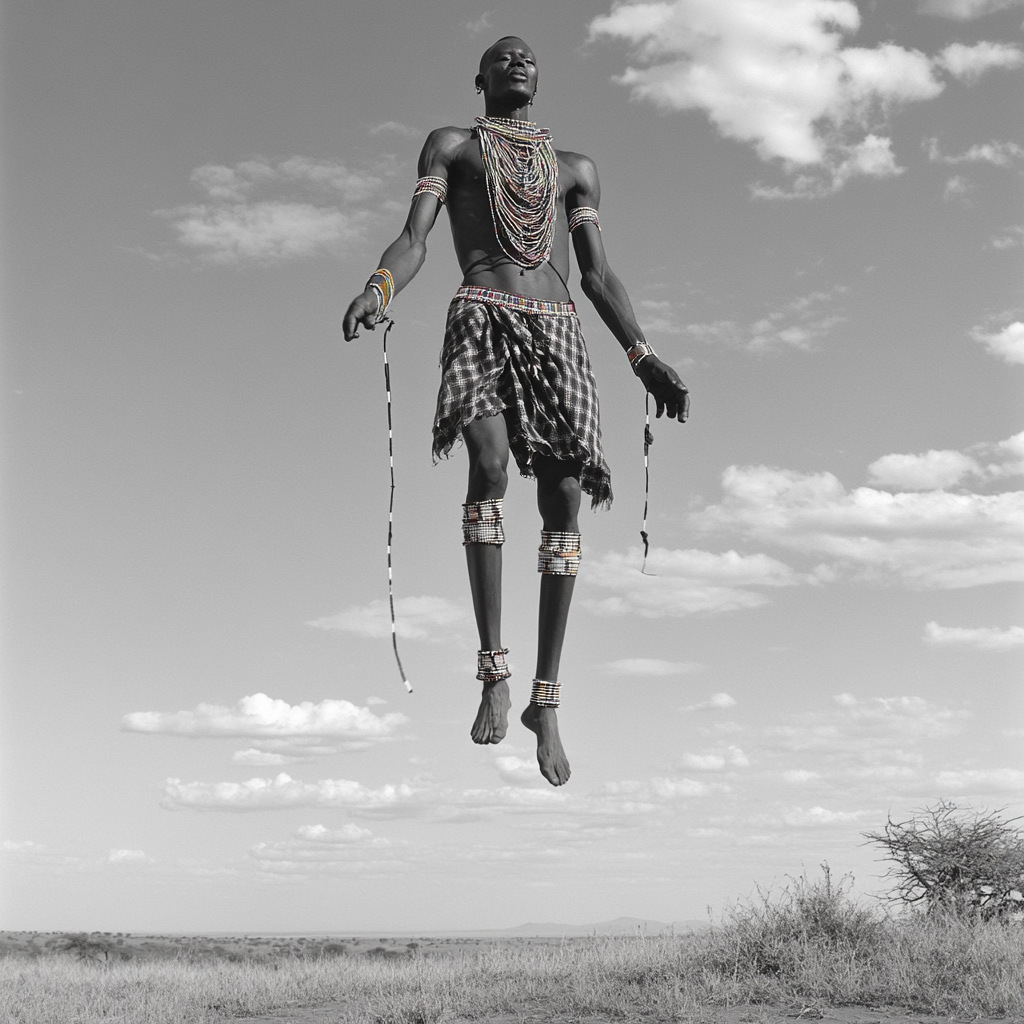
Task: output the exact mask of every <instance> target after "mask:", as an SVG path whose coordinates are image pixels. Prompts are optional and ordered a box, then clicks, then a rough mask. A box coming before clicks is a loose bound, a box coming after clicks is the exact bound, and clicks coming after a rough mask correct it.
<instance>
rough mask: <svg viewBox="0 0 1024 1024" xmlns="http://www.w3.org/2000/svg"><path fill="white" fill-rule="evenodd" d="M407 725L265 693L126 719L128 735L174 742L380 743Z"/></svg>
mask: <svg viewBox="0 0 1024 1024" xmlns="http://www.w3.org/2000/svg"><path fill="white" fill-rule="evenodd" d="M406 721H407V719H406V717H405V716H404V715H401V714H398V713H397V712H392V713H390V714H386V715H383V716H381V717H378V716H377V715H375V714H374V713H373V712H372V711H370V709H369V708H361V707H357V706H356V705H355V704H351V703H349V701H347V700H330V699H328V700H322V701H320V703H319V704H313V703H312V702H311V701H308V700H307V701H303V702H302V703H301V704H289V703H288V702H287V701H283V700H274V699H273V698H271V697H268V696H267V695H266V694H265V693H256V694H253V695H252V696H251V697H243V698H242V699H241V700H240V701H239V702H238V703H237V704H236V705H235V706H234V707H231V708H229V707H224V706H223V705H220V704H199V705H198V706H197V707H196V708H195V710H194V711H175V712H161V711H135V712H132V713H131V714H129V715H125V716H124V718H123V719H122V723H121V725H122V728H123V729H126V730H127V731H129V732H148V733H167V734H171V735H175V736H260V737H264V736H265V737H276V738H282V737H293V736H303V737H305V736H314V737H328V736H329V737H334V738H337V739H345V740H366V739H374V740H379V739H384V738H387V737H390V736H392V735H393V734H394V732H395V730H396V729H397V728H398V727H399V726H400V725H403V724H404V723H405V722H406Z"/></svg>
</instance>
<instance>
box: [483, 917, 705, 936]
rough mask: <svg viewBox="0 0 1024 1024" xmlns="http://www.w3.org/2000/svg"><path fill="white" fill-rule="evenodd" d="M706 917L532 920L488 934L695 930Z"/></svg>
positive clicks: (660, 932) (632, 933)
mask: <svg viewBox="0 0 1024 1024" xmlns="http://www.w3.org/2000/svg"><path fill="white" fill-rule="evenodd" d="M707 926H708V923H707V921H671V922H666V921H648V920H646V919H644V918H642V917H616V918H615V919H614V920H613V921H597V922H595V923H593V924H554V923H551V922H544V923H542V924H538V923H537V922H534V921H529V922H527V923H526V924H520V925H516V927H515V928H504V929H495V930H494V931H491V932H488V934H489V935H510V936H511V935H519V936H538V937H540V936H545V937H546V936H557V935H638V934H639V935H662V934H668V933H669V932H671V931H672V930H673V929H675V931H676V932H695V931H700V930H701V929H702V928H707Z"/></svg>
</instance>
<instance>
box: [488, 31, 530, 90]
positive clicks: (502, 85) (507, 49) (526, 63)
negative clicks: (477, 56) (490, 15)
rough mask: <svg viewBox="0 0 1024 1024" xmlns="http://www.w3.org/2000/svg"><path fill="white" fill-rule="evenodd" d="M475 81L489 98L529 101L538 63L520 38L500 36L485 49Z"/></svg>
mask: <svg viewBox="0 0 1024 1024" xmlns="http://www.w3.org/2000/svg"><path fill="white" fill-rule="evenodd" d="M484 65H485V66H484V69H483V71H482V73H481V74H480V75H479V76H478V77H477V84H479V85H482V86H483V89H484V92H485V93H486V94H487V95H488V96H489V97H491V98H492V99H504V98H506V97H508V98H515V99H522V101H523V103H528V102H529V101H530V100H532V99H533V94H534V92H536V90H537V63H536V61H535V59H534V56H533V51H532V50H531V49H530V48H529V47H528V46H527V45H526V43H524V42H523V41H522V39H503V40H501V42H498V43H495V44H494V46H492V47H491V48H490V50H488V51H487V56H486V57H485V59H484Z"/></svg>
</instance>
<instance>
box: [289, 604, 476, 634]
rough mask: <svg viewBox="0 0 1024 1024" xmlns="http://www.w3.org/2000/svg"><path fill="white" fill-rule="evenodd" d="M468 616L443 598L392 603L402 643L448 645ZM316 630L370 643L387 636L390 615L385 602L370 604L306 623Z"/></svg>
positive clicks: (464, 611) (466, 622)
mask: <svg viewBox="0 0 1024 1024" xmlns="http://www.w3.org/2000/svg"><path fill="white" fill-rule="evenodd" d="M470 621H471V620H470V617H469V613H468V612H467V611H466V610H465V609H464V608H463V607H462V606H461V605H457V604H455V603H453V602H452V601H449V600H448V599H447V598H444V597H433V596H430V595H424V596H422V597H403V598H399V600H397V601H395V629H396V632H397V633H398V635H399V636H400V637H402V638H403V639H405V640H430V641H431V642H433V643H448V642H450V641H451V640H453V639H457V638H460V637H461V635H462V632H461V629H460V628H459V627H467V626H469V625H470ZM306 625H307V626H315V627H316V628H317V629H328V630H332V629H340V630H345V631H346V632H349V633H355V634H357V635H358V636H363V637H368V638H370V639H377V640H379V639H383V638H385V637H389V636H390V635H391V612H390V608H389V606H388V602H387V601H383V600H379V601H371V602H370V603H369V604H368V605H364V606H362V607H353V608H348V609H346V610H345V611H343V612H339V613H338V614H337V615H328V616H325V617H324V618H322V619H314V620H313V621H312V622H307V623H306Z"/></svg>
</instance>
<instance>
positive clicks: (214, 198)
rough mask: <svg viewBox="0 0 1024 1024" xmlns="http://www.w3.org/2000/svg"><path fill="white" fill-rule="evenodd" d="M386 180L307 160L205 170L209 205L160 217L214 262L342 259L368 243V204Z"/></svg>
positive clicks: (199, 177)
mask: <svg viewBox="0 0 1024 1024" xmlns="http://www.w3.org/2000/svg"><path fill="white" fill-rule="evenodd" d="M384 177H385V175H384V174H381V173H366V172H362V171H357V170H353V169H352V168H350V167H348V166H346V165H345V164H342V163H338V162H335V161H320V160H313V159H311V158H309V157H304V156H293V157H289V158H288V159H286V160H280V161H277V162H276V163H275V162H271V161H268V160H263V159H256V160H246V161H243V162H242V163H239V164H236V165H235V166H234V167H228V166H225V165H222V164H205V165H204V166H202V167H197V168H196V169H195V170H194V171H193V172H192V176H191V180H192V184H193V185H194V186H196V187H197V188H199V189H200V190H202V191H203V192H205V193H206V199H205V201H204V202H201V203H192V204H185V205H182V206H178V207H175V208H174V209H170V210H159V211H157V213H158V215H159V216H161V217H164V218H165V219H167V220H169V221H170V222H171V224H172V227H173V228H174V231H175V233H176V234H177V237H178V241H179V242H180V243H181V244H182V245H183V246H185V247H186V248H188V249H190V250H192V251H194V252H197V253H199V254H200V258H201V259H202V260H204V261H206V262H211V263H221V264H229V263H241V262H254V263H272V262H279V261H282V260H290V259H296V258H299V257H305V256H314V255H319V254H325V253H326V254H337V253H340V252H342V251H344V250H345V249H346V248H347V247H348V246H350V245H351V244H352V243H353V242H355V241H357V240H358V239H360V238H361V237H362V236H363V233H364V231H365V229H366V227H367V225H368V224H369V223H370V222H371V220H372V213H371V211H370V210H369V209H367V208H366V206H365V204H366V202H367V200H369V199H371V198H372V197H374V196H375V195H376V194H377V193H378V192H379V191H380V190H381V188H382V186H383V184H384Z"/></svg>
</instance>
